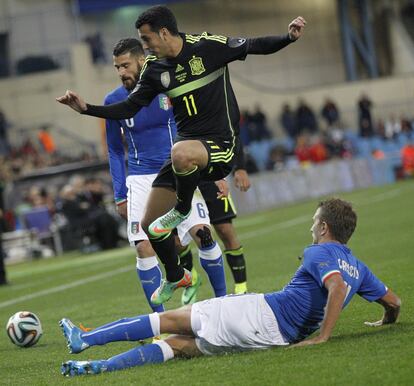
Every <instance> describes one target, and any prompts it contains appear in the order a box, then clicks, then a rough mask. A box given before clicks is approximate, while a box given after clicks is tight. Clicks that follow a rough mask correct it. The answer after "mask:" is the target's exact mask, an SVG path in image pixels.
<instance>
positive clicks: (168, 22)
mask: <svg viewBox="0 0 414 386" xmlns="http://www.w3.org/2000/svg"><path fill="white" fill-rule="evenodd" d="M144 24H148V25H149V26H150V28H151V31H153V32H159V30H160V29H161V28H167V29H168V31H170V33H171V35H178V27H177V20H176V19H175V16H174V14H173V13H172V12H171V10H170V9H169V8H167V7H165V6H163V5H156V6H154V7H151V8H148V9H147V10H146V11H144V12H143V13H141V15H139V17H138V19H137V21H136V22H135V28H136V29H138V28H140V27H142V26H143V25H144Z"/></svg>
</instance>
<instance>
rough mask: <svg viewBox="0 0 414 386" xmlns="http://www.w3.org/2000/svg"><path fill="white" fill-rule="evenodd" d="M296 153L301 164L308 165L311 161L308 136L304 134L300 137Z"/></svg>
mask: <svg viewBox="0 0 414 386" xmlns="http://www.w3.org/2000/svg"><path fill="white" fill-rule="evenodd" d="M294 153H295V155H296V158H297V159H298V161H299V162H300V163H307V162H309V161H310V159H311V156H310V146H309V138H308V135H307V134H303V135H300V136H299V137H298V139H297V141H296V147H295V150H294Z"/></svg>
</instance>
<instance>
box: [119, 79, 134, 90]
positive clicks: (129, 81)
mask: <svg viewBox="0 0 414 386" xmlns="http://www.w3.org/2000/svg"><path fill="white" fill-rule="evenodd" d="M121 81H122V84H123V85H124V87H125V88H126V89H127V90H128V91H132V90H133V89H134V88H135V86H136V85H137V83H138V81H137V80H135V79H132V78H123V79H121Z"/></svg>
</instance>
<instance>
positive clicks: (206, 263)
mask: <svg viewBox="0 0 414 386" xmlns="http://www.w3.org/2000/svg"><path fill="white" fill-rule="evenodd" d="M196 235H197V236H198V237H200V240H201V247H200V249H199V257H200V264H201V266H202V267H203V268H204V270H205V271H206V273H207V276H208V278H209V280H210V283H211V286H212V287H213V290H214V295H215V296H216V297H218V296H224V295H225V294H226V277H225V274H224V264H223V257H222V255H221V249H220V247H219V245H218V244H217V243H216V242H215V241H214V240H213V239H212V238H211V233H210V230H209V228H207V227H204V228H203V229H200V230H199V231H198V232H197V233H196Z"/></svg>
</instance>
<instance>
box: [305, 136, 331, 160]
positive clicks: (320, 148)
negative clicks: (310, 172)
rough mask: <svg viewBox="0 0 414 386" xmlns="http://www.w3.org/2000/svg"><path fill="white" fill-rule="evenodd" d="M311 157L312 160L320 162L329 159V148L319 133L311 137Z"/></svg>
mask: <svg viewBox="0 0 414 386" xmlns="http://www.w3.org/2000/svg"><path fill="white" fill-rule="evenodd" d="M309 159H310V161H311V162H314V163H320V162H324V161H326V160H327V159H328V150H327V149H326V146H325V144H324V143H323V141H322V139H321V137H320V136H319V135H314V136H312V137H311V139H310V146H309Z"/></svg>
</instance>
